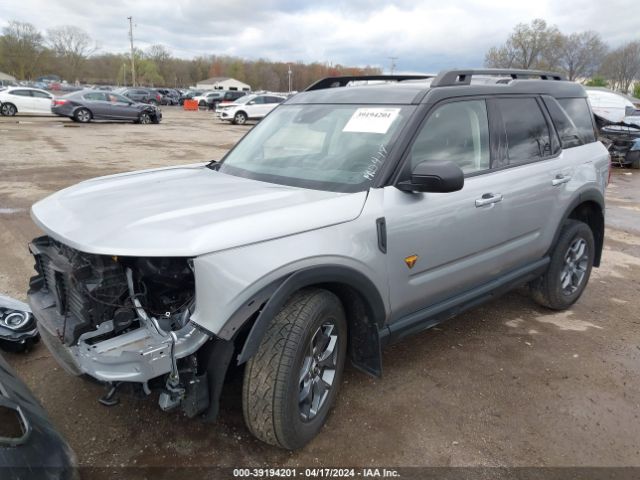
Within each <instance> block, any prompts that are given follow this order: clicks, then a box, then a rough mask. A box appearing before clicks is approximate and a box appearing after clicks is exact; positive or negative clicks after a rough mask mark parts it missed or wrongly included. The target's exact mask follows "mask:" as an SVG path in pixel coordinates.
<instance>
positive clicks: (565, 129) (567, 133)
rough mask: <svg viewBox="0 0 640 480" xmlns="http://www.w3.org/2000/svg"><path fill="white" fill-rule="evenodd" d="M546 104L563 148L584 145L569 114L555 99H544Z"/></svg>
mask: <svg viewBox="0 0 640 480" xmlns="http://www.w3.org/2000/svg"><path fill="white" fill-rule="evenodd" d="M543 100H544V104H545V106H546V107H547V110H548V112H549V115H550V116H551V120H552V121H553V124H554V125H555V127H556V130H557V132H558V136H559V137H560V144H561V145H562V148H572V147H579V146H580V145H584V144H585V142H584V140H583V138H582V135H581V134H580V132H579V130H578V128H577V127H576V125H575V123H573V120H571V118H570V117H569V115H568V114H567V112H565V111H564V109H563V108H562V107H561V106H560V104H559V103H558V102H557V101H556V99H555V98H552V97H544V98H543Z"/></svg>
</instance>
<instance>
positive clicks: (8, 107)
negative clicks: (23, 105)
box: [0, 103, 18, 117]
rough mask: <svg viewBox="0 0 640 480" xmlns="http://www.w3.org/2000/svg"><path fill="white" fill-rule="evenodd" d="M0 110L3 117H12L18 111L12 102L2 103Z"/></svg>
mask: <svg viewBox="0 0 640 480" xmlns="http://www.w3.org/2000/svg"><path fill="white" fill-rule="evenodd" d="M0 112H2V115H4V116H5V117H13V116H14V115H15V114H16V113H18V109H17V108H16V106H15V105H14V104H13V103H3V104H2V108H1V109H0Z"/></svg>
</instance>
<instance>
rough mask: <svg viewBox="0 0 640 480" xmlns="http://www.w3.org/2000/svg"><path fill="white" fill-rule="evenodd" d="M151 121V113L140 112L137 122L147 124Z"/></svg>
mask: <svg viewBox="0 0 640 480" xmlns="http://www.w3.org/2000/svg"><path fill="white" fill-rule="evenodd" d="M151 121H152V120H151V115H149V114H148V113H147V112H140V116H139V117H138V123H141V124H142V125H148V124H150V123H151Z"/></svg>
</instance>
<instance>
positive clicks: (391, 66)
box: [387, 57, 400, 75]
mask: <svg viewBox="0 0 640 480" xmlns="http://www.w3.org/2000/svg"><path fill="white" fill-rule="evenodd" d="M387 58H388V59H389V60H391V65H390V68H389V74H390V75H393V72H394V70H395V69H396V60H398V59H399V58H400V57H387Z"/></svg>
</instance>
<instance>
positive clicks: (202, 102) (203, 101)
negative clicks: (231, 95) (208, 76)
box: [193, 90, 223, 107]
mask: <svg viewBox="0 0 640 480" xmlns="http://www.w3.org/2000/svg"><path fill="white" fill-rule="evenodd" d="M222 94H223V91H222V90H215V91H207V92H203V93H202V94H201V95H197V96H195V97H193V100H195V101H196V102H198V106H199V107H206V106H207V105H208V104H209V102H212V101H214V99H218V98H220V97H222Z"/></svg>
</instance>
